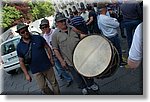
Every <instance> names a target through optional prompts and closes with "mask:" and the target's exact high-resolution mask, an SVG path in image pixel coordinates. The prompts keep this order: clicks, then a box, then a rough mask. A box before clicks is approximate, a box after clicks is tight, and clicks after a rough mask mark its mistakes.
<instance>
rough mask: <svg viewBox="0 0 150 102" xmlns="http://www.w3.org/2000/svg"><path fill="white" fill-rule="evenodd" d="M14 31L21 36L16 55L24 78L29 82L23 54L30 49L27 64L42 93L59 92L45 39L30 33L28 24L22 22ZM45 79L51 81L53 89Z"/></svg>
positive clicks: (29, 77)
mask: <svg viewBox="0 0 150 102" xmlns="http://www.w3.org/2000/svg"><path fill="white" fill-rule="evenodd" d="M16 32H17V33H19V35H20V36H21V40H20V42H19V44H18V46H17V55H18V57H19V62H20V66H21V69H22V70H23V72H24V75H25V78H26V80H27V81H29V82H31V81H32V78H31V76H30V74H29V73H28V71H27V67H26V65H25V55H26V53H27V52H28V51H29V49H30V50H31V51H30V52H31V54H30V55H31V60H30V62H29V63H28V66H29V68H30V69H31V72H32V74H33V75H34V76H35V79H36V81H37V84H38V85H39V88H40V89H41V90H42V91H43V92H44V94H48V95H51V94H57V95H58V94H60V90H59V86H58V82H57V80H56V78H55V73H54V70H53V65H54V62H53V57H52V52H51V49H50V47H49V45H48V44H47V43H46V41H45V39H44V38H43V37H41V36H40V35H32V34H31V33H30V32H29V31H28V25H25V24H23V23H20V24H18V25H17V31H16ZM29 46H30V47H29ZM46 79H47V80H48V81H49V82H50V83H51V86H52V89H53V90H51V89H50V88H49V87H48V83H47V81H46Z"/></svg>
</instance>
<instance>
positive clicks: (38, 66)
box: [17, 35, 51, 74]
mask: <svg viewBox="0 0 150 102" xmlns="http://www.w3.org/2000/svg"><path fill="white" fill-rule="evenodd" d="M31 43H32V46H31V52H32V55H31V56H32V59H31V63H30V64H29V68H30V69H31V72H32V74H35V73H37V72H42V71H45V70H48V69H49V68H50V67H51V63H50V60H49V58H48V56H47V53H46V51H45V48H44V45H45V43H46V41H45V39H44V38H43V37H41V36H39V35H32V36H31ZM28 49H29V44H27V43H25V42H24V41H23V40H22V39H21V40H20V42H19V44H18V46H17V54H18V57H21V58H24V55H25V54H26V52H27V51H28Z"/></svg>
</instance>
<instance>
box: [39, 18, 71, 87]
mask: <svg viewBox="0 0 150 102" xmlns="http://www.w3.org/2000/svg"><path fill="white" fill-rule="evenodd" d="M40 29H41V30H42V34H43V38H44V39H45V40H46V42H47V43H48V45H49V46H50V47H51V48H52V45H51V42H52V35H53V33H54V31H55V29H51V28H50V26H49V21H48V20H47V19H45V18H44V19H42V20H41V24H40ZM53 54H54V53H53ZM53 57H54V62H55V68H56V71H57V72H58V76H59V78H60V79H65V80H66V81H67V83H66V86H67V87H69V86H70V85H71V83H72V78H71V76H70V75H69V74H68V73H67V72H66V70H64V69H63V68H62V66H61V64H60V62H59V60H58V59H57V57H56V56H55V55H53Z"/></svg>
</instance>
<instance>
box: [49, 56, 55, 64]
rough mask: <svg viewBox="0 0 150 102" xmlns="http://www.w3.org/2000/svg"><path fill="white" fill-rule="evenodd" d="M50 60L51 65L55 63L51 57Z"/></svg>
mask: <svg viewBox="0 0 150 102" xmlns="http://www.w3.org/2000/svg"><path fill="white" fill-rule="evenodd" d="M50 62H51V64H52V66H54V65H55V63H54V60H53V59H52V58H51V59H50Z"/></svg>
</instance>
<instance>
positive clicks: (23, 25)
mask: <svg viewBox="0 0 150 102" xmlns="http://www.w3.org/2000/svg"><path fill="white" fill-rule="evenodd" d="M28 27H29V25H26V24H24V23H19V24H18V25H17V31H16V32H17V33H19V31H20V30H21V29H23V28H28Z"/></svg>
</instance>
